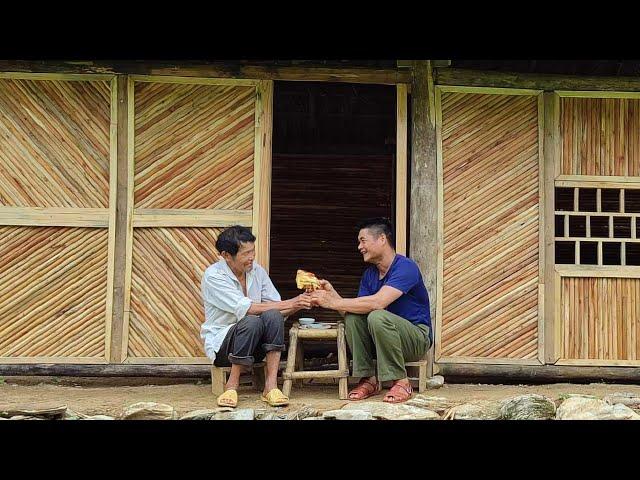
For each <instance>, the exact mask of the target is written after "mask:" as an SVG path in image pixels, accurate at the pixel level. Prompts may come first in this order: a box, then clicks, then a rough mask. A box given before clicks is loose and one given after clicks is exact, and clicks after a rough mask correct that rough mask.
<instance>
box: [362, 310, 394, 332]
mask: <svg viewBox="0 0 640 480" xmlns="http://www.w3.org/2000/svg"><path fill="white" fill-rule="evenodd" d="M386 313H387V311H386V310H374V311H372V312H370V313H369V315H367V325H368V326H369V329H370V330H375V329H378V328H384V327H385V326H386V325H388V324H389V321H388V320H387V315H386Z"/></svg>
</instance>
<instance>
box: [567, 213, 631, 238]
mask: <svg viewBox="0 0 640 480" xmlns="http://www.w3.org/2000/svg"><path fill="white" fill-rule="evenodd" d="M555 214H556V215H564V216H565V217H567V218H568V217H571V216H578V217H582V216H584V215H585V213H584V212H565V211H564V210H558V211H556V212H555ZM589 216H591V217H624V218H637V217H640V213H619V212H591V213H589ZM620 240H623V239H622V238H621V239H620Z"/></svg>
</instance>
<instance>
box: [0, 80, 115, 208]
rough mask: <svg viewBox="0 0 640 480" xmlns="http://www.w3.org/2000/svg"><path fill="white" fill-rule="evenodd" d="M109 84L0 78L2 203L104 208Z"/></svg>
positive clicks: (109, 101)
mask: <svg viewBox="0 0 640 480" xmlns="http://www.w3.org/2000/svg"><path fill="white" fill-rule="evenodd" d="M110 105H111V90H110V85H109V82H102V81H92V82H82V81H52V80H13V79H12V80H7V79H0V205H3V206H15V207H81V208H108V206H109V125H110V108H111V107H110Z"/></svg>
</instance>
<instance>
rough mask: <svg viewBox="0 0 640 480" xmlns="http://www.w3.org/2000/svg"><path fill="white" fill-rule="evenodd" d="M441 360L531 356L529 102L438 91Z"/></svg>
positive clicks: (534, 263) (533, 135)
mask: <svg viewBox="0 0 640 480" xmlns="http://www.w3.org/2000/svg"><path fill="white" fill-rule="evenodd" d="M442 155H443V169H444V170H443V172H444V177H443V186H444V231H443V238H444V256H443V260H444V263H443V268H444V271H443V298H442V332H441V333H442V336H441V342H442V344H441V348H442V350H441V352H442V356H444V357H456V356H468V357H492V358H514V359H515V358H517V359H534V358H536V357H537V342H538V223H539V222H538V190H539V184H538V174H539V167H538V161H539V154H538V110H537V98H536V97H535V96H506V95H482V94H467V93H443V95H442Z"/></svg>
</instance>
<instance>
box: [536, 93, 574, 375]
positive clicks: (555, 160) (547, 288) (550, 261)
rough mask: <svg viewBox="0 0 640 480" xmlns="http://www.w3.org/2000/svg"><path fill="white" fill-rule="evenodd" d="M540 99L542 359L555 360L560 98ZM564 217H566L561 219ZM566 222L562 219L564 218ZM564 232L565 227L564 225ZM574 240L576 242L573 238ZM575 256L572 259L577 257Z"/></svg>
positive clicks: (558, 335)
mask: <svg viewBox="0 0 640 480" xmlns="http://www.w3.org/2000/svg"><path fill="white" fill-rule="evenodd" d="M543 95H544V97H543V102H544V137H543V139H542V141H543V155H544V162H543V172H540V174H541V175H543V177H544V194H543V198H544V203H543V204H542V205H540V208H543V209H544V214H543V218H544V221H543V224H544V271H543V279H542V280H543V282H544V294H543V299H544V300H543V302H544V315H543V318H544V328H543V330H544V333H543V335H544V361H545V363H555V362H556V361H557V360H558V358H560V351H561V343H560V340H561V337H562V335H561V332H560V330H559V327H560V319H559V318H556V315H555V312H556V308H555V305H556V302H559V301H560V299H559V298H556V287H555V285H554V282H555V271H554V269H555V238H554V237H555V231H554V229H555V217H554V213H555V193H554V188H555V185H554V184H555V179H556V177H557V176H558V175H559V173H560V162H559V159H560V99H559V97H558V96H557V95H556V94H555V93H554V92H545V93H544V94H543ZM567 218H568V216H567ZM565 220H566V219H565ZM565 223H566V222H565ZM564 233H565V235H568V233H569V228H568V225H565V232H564ZM576 243H578V242H576ZM578 260H579V259H576V261H578Z"/></svg>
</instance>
